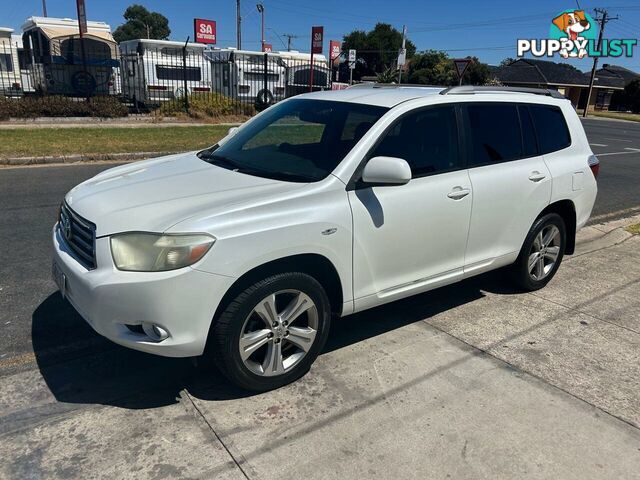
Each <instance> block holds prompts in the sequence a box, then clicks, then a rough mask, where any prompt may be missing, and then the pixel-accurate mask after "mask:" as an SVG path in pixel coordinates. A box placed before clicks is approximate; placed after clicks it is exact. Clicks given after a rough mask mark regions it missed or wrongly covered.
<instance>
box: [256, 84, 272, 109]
mask: <svg viewBox="0 0 640 480" xmlns="http://www.w3.org/2000/svg"><path fill="white" fill-rule="evenodd" d="M272 104H273V93H271V91H270V90H268V89H266V88H263V89H262V90H260V91H259V92H258V95H256V108H257V109H258V110H264V109H265V108H267V107H268V106H269V105H272Z"/></svg>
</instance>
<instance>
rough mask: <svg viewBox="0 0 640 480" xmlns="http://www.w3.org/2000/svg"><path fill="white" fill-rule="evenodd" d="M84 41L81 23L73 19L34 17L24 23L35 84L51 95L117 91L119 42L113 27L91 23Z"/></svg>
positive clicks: (28, 66)
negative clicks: (113, 34) (81, 38)
mask: <svg viewBox="0 0 640 480" xmlns="http://www.w3.org/2000/svg"><path fill="white" fill-rule="evenodd" d="M87 28H88V31H87V33H85V34H84V35H83V41H82V42H81V40H80V33H79V29H78V22H77V21H76V20H72V19H70V18H50V17H30V18H28V19H27V21H26V22H25V23H24V25H23V26H22V31H23V35H22V41H23V44H24V49H25V52H26V53H25V56H26V61H27V65H26V68H27V69H28V70H29V72H30V74H31V79H32V81H33V87H34V89H35V90H36V92H37V93H43V94H49V95H68V96H85V95H107V94H113V93H115V85H114V79H115V78H114V76H115V70H114V69H115V68H117V67H118V65H119V63H118V51H117V45H116V42H115V40H114V39H113V36H112V35H111V27H110V26H109V25H107V24H106V23H104V22H87Z"/></svg>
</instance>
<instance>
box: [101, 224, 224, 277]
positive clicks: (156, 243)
mask: <svg viewBox="0 0 640 480" xmlns="http://www.w3.org/2000/svg"><path fill="white" fill-rule="evenodd" d="M215 241H216V239H215V238H213V237H212V236H210V235H205V234H194V235H182V234H175V235H173V234H168V235H163V234H158V233H143V232H140V233H138V232H135V233H133V232H132V233H120V234H117V235H113V236H112V237H111V255H112V256H113V262H114V263H115V264H116V267H117V268H118V270H127V271H131V272H163V271H166V270H175V269H176V268H182V267H186V266H188V265H192V264H194V263H196V262H197V261H198V260H200V259H201V258H202V257H203V256H204V254H205V253H207V252H208V251H209V249H210V248H211V245H213V243H214V242H215Z"/></svg>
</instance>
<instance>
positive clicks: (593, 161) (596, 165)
mask: <svg viewBox="0 0 640 480" xmlns="http://www.w3.org/2000/svg"><path fill="white" fill-rule="evenodd" d="M589 168H590V169H591V172H592V173H593V176H594V178H598V173H600V160H598V157H596V156H595V155H590V156H589Z"/></svg>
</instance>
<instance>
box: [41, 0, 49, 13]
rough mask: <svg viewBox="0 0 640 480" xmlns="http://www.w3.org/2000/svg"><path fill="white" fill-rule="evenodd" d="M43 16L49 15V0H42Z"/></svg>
mask: <svg viewBox="0 0 640 480" xmlns="http://www.w3.org/2000/svg"><path fill="white" fill-rule="evenodd" d="M42 16H43V17H47V16H48V15H47V0H42Z"/></svg>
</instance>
